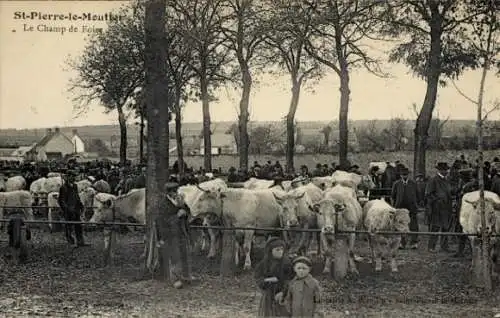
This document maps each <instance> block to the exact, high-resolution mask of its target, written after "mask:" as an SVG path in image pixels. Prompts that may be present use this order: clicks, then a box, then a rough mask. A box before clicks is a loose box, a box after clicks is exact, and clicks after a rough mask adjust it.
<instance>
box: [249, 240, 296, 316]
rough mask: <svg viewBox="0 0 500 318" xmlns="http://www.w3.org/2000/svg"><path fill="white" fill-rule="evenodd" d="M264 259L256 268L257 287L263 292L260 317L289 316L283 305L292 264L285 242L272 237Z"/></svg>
mask: <svg viewBox="0 0 500 318" xmlns="http://www.w3.org/2000/svg"><path fill="white" fill-rule="evenodd" d="M264 253H265V254H264V258H263V259H262V261H260V263H259V264H258V265H257V267H256V268H255V279H256V281H257V286H258V287H259V289H260V290H261V292H262V297H261V299H260V304H259V313H258V316H259V317H276V316H278V317H282V316H288V313H287V312H286V310H285V308H284V307H283V305H280V302H282V301H283V291H284V287H285V286H286V283H287V282H288V281H289V280H290V279H292V277H293V270H292V264H291V262H290V260H289V259H288V257H287V256H285V255H284V253H285V242H283V241H282V240H281V239H279V238H277V237H271V238H270V239H269V240H268V241H267V243H266V247H265V251H264Z"/></svg>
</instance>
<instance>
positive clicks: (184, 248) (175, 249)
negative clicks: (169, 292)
mask: <svg viewBox="0 0 500 318" xmlns="http://www.w3.org/2000/svg"><path fill="white" fill-rule="evenodd" d="M178 188H179V184H177V183H175V182H167V183H166V184H165V191H166V196H167V200H166V201H167V202H166V209H165V213H164V214H162V217H163V220H162V221H161V222H156V224H157V226H158V225H159V223H161V224H163V225H165V226H167V228H166V229H165V230H166V231H161V229H158V232H157V233H158V236H159V240H163V241H165V243H167V242H168V243H169V247H168V248H169V254H170V257H171V259H170V262H171V267H170V272H171V274H170V275H171V277H172V280H173V281H174V287H175V288H181V287H182V286H183V281H188V282H189V281H192V280H193V279H194V278H193V277H192V276H191V260H190V258H189V244H190V242H189V239H190V237H189V224H188V221H187V219H188V215H189V213H190V211H189V208H188V206H187V205H186V204H185V203H184V198H183V197H182V196H180V195H179V194H178V193H177V189H178ZM165 234H167V235H168V236H169V237H168V238H167V237H165V238H163V237H162V236H163V235H165Z"/></svg>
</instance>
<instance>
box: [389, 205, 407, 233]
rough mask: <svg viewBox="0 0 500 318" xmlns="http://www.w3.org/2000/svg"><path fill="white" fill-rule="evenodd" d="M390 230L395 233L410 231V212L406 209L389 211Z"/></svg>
mask: <svg viewBox="0 0 500 318" xmlns="http://www.w3.org/2000/svg"><path fill="white" fill-rule="evenodd" d="M390 215H391V221H392V228H393V229H394V231H397V232H408V231H410V228H409V224H410V212H409V211H408V210H407V209H394V210H391V211H390Z"/></svg>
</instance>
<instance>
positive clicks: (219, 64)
mask: <svg viewBox="0 0 500 318" xmlns="http://www.w3.org/2000/svg"><path fill="white" fill-rule="evenodd" d="M169 7H170V8H171V9H172V12H173V15H172V19H174V20H175V21H176V22H175V24H176V25H177V26H178V29H177V31H178V32H179V33H180V34H181V35H182V38H183V41H184V45H186V46H187V47H188V48H189V49H190V50H191V51H192V53H193V56H192V58H191V61H190V67H191V68H192V70H193V71H194V72H195V74H196V77H197V79H198V83H199V89H200V93H199V95H200V98H201V101H202V110H203V143H204V147H203V149H204V168H205V170H206V171H211V170H212V142H211V136H210V125H211V119H210V101H211V100H213V96H212V95H211V92H213V90H215V89H217V87H218V85H220V84H221V83H223V82H225V81H227V80H229V79H230V76H228V75H227V73H228V71H227V70H228V68H229V65H230V61H231V54H230V51H229V49H228V48H227V46H226V45H225V44H226V37H225V36H224V33H223V25H224V22H225V20H226V19H227V15H226V14H225V13H224V12H223V8H224V0H192V1H182V0H173V1H171V2H170V3H169Z"/></svg>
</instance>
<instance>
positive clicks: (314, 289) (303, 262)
mask: <svg viewBox="0 0 500 318" xmlns="http://www.w3.org/2000/svg"><path fill="white" fill-rule="evenodd" d="M292 264H293V270H294V272H295V277H294V278H293V279H292V280H291V281H290V283H289V285H288V288H287V291H286V294H285V297H284V298H283V304H284V305H285V306H286V307H287V309H288V312H289V313H290V317H323V315H322V314H321V313H320V311H319V308H318V307H319V306H318V305H319V303H320V296H321V295H320V294H321V288H320V286H319V282H318V281H317V280H316V279H315V278H314V277H312V275H311V274H310V272H311V267H312V264H311V260H310V259H309V258H307V257H305V256H299V257H297V258H295V259H294V260H293V263H292Z"/></svg>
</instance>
